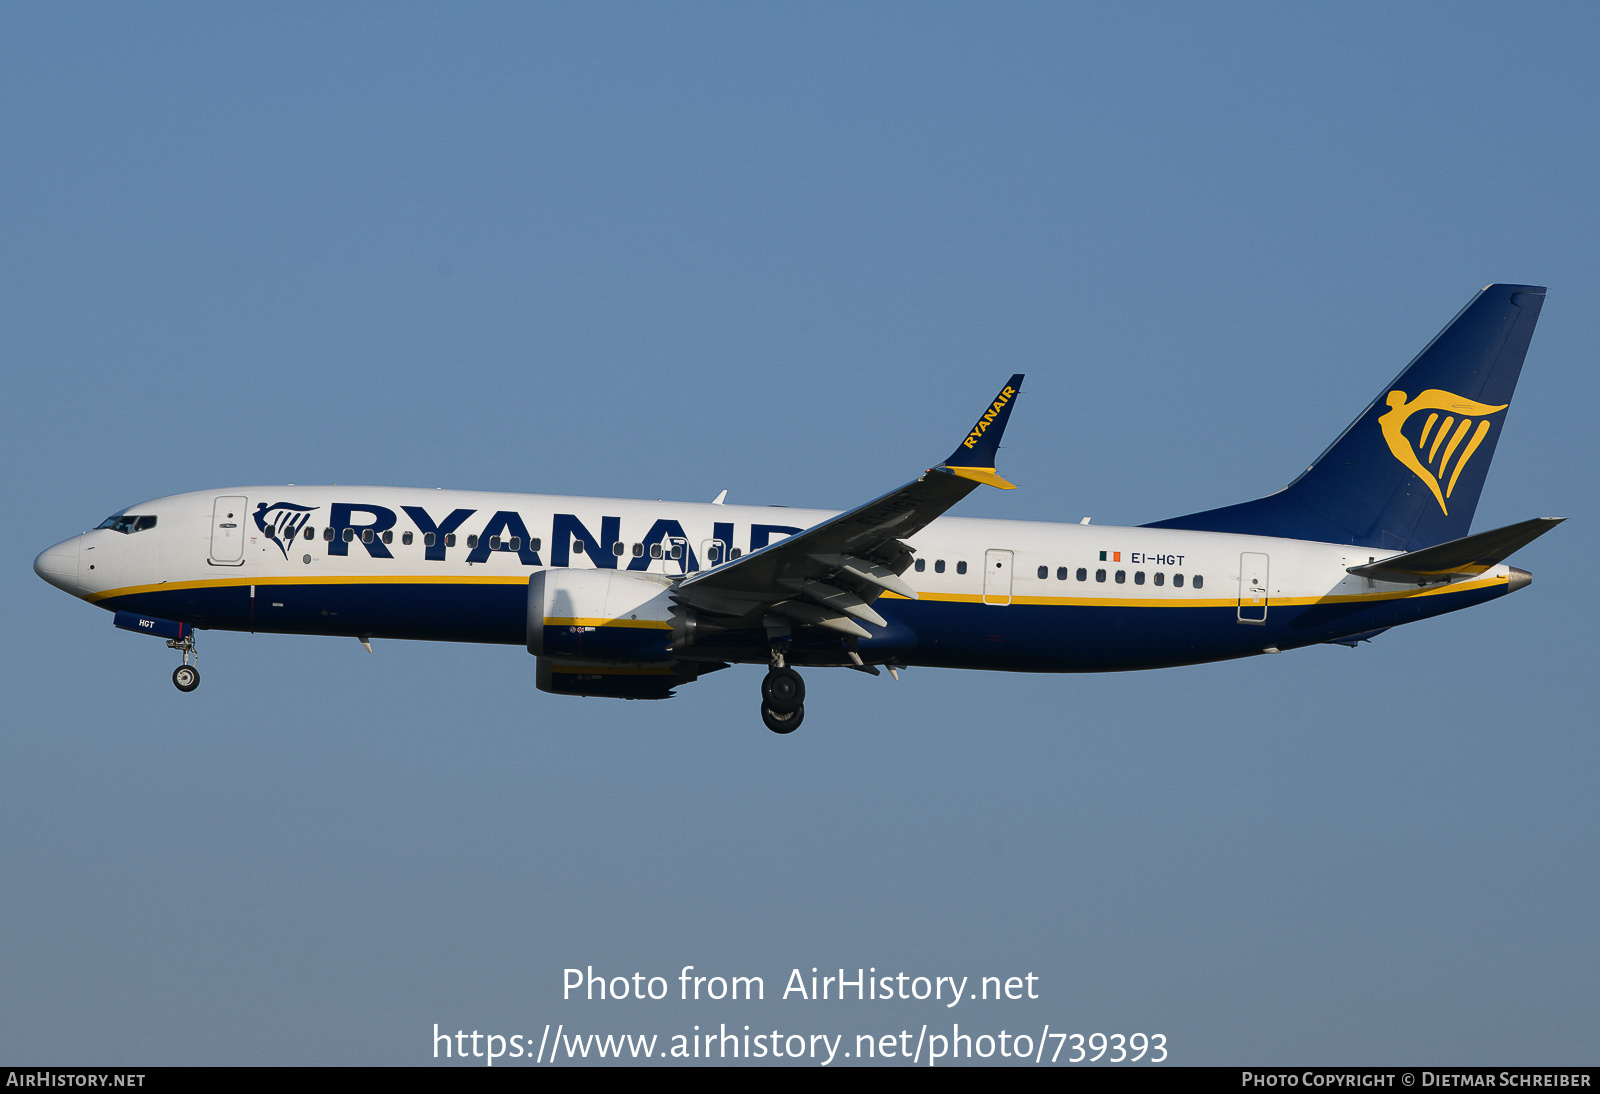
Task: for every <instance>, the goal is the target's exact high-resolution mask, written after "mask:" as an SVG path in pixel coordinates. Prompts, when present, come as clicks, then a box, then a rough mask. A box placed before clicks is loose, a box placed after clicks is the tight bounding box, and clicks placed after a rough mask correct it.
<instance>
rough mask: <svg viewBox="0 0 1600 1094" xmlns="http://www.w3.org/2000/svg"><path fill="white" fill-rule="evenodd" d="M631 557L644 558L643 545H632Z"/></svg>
mask: <svg viewBox="0 0 1600 1094" xmlns="http://www.w3.org/2000/svg"><path fill="white" fill-rule="evenodd" d="M633 557H634V558H643V557H644V544H642V543H635V544H634V545H633Z"/></svg>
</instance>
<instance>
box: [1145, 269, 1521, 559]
mask: <svg viewBox="0 0 1600 1094" xmlns="http://www.w3.org/2000/svg"><path fill="white" fill-rule="evenodd" d="M1544 293H1545V290H1544V289H1543V288H1542V287H1540V286H1536V285H1489V286H1486V287H1485V288H1484V290H1483V291H1482V292H1480V293H1478V295H1477V296H1475V297H1473V298H1472V300H1471V302H1470V303H1468V304H1467V306H1466V307H1465V308H1462V309H1461V311H1460V313H1459V314H1458V315H1457V316H1456V317H1455V318H1454V319H1452V320H1451V321H1450V323H1449V325H1448V326H1446V327H1445V328H1444V330H1442V331H1440V332H1439V333H1438V335H1437V336H1435V337H1434V339H1433V341H1432V342H1429V343H1428V345H1427V348H1425V349H1424V350H1423V351H1422V352H1421V353H1419V354H1417V356H1416V359H1415V360H1413V361H1412V362H1411V363H1410V364H1409V365H1407V366H1406V367H1405V369H1404V370H1403V371H1402V372H1401V373H1400V375H1399V376H1397V377H1396V378H1395V380H1394V382H1393V383H1392V384H1390V385H1388V386H1387V387H1386V388H1384V389H1383V391H1382V392H1380V393H1379V395H1378V397H1377V398H1376V399H1374V400H1373V401H1372V403H1371V405H1370V406H1368V407H1367V409H1366V410H1364V411H1363V412H1362V413H1361V416H1360V417H1359V418H1357V419H1356V420H1355V421H1354V422H1353V423H1351V425H1350V427H1349V428H1348V429H1346V430H1345V431H1344V433H1343V434H1341V435H1340V437H1339V439H1338V440H1336V441H1334V442H1333V444H1332V445H1330V446H1329V447H1328V450H1327V451H1326V452H1324V453H1323V454H1322V455H1321V456H1319V457H1317V460H1316V462H1315V463H1313V464H1312V465H1311V466H1310V467H1309V468H1307V469H1306V472H1305V473H1304V474H1303V475H1301V476H1300V477H1299V478H1298V479H1296V480H1295V481H1294V482H1292V483H1290V484H1289V485H1288V486H1286V487H1284V488H1283V489H1282V490H1280V491H1278V492H1277V493H1276V494H1270V495H1268V496H1267V497H1264V498H1259V499H1257V500H1256V501H1247V502H1244V503H1242V504H1239V505H1229V506H1226V507H1225V508H1222V509H1209V510H1206V511H1205V512H1203V513H1191V514H1189V515H1188V516H1186V517H1173V518H1172V519H1170V520H1162V521H1157V522H1155V523H1154V524H1150V525H1147V526H1146V527H1150V528H1188V529H1193V530H1196V531H1206V532H1241V533H1244V534H1247V535H1259V536H1281V537H1284V538H1288V539H1311V540H1319V541H1321V542H1325V543H1349V544H1355V545H1359V546H1362V547H1378V548H1383V549H1385V550H1393V551H1415V550H1418V549H1420V548H1423V547H1430V546H1432V545H1434V544H1436V543H1444V542H1445V541H1447V540H1453V539H1460V538H1461V537H1463V536H1465V535H1466V534H1467V533H1468V531H1469V530H1470V528H1471V525H1472V514H1473V511H1474V510H1476V509H1477V507H1478V495H1479V494H1480V493H1481V492H1482V490H1483V482H1484V478H1485V477H1486V476H1487V474H1488V471H1489V462H1490V460H1492V459H1493V458H1494V448H1495V443H1496V442H1497V441H1498V440H1499V439H1500V430H1501V427H1502V425H1503V424H1504V422H1505V417H1506V408H1507V407H1509V406H1510V404H1511V396H1512V394H1513V392H1515V391H1516V387H1517V377H1518V376H1519V375H1521V373H1522V360H1523V358H1524V357H1525V356H1526V355H1527V352H1528V342H1529V340H1530V339H1531V338H1532V337H1533V328H1534V324H1535V323H1537V322H1538V321H1539V309H1540V308H1541V307H1542V306H1543V305H1544Z"/></svg>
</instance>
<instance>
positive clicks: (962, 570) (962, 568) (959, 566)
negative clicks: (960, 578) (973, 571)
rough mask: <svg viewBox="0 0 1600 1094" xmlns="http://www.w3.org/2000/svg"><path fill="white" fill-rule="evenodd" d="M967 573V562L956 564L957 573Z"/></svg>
mask: <svg viewBox="0 0 1600 1094" xmlns="http://www.w3.org/2000/svg"><path fill="white" fill-rule="evenodd" d="M966 572H967V564H966V563H965V562H958V563H956V573H958V574H964V573H966Z"/></svg>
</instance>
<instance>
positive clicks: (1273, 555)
mask: <svg viewBox="0 0 1600 1094" xmlns="http://www.w3.org/2000/svg"><path fill="white" fill-rule="evenodd" d="M1544 292H1545V290H1544V289H1542V288H1538V287H1535V286H1532V285H1490V286H1488V287H1487V288H1485V289H1484V290H1483V291H1482V292H1480V293H1478V294H1477V296H1475V297H1474V298H1473V299H1472V300H1471V302H1470V303H1468V304H1467V306H1466V307H1465V308H1464V309H1462V311H1461V312H1460V314H1458V315H1457V316H1456V317H1455V319H1454V320H1452V321H1451V322H1450V324H1449V325H1448V326H1446V327H1445V328H1444V330H1443V331H1441V332H1440V333H1439V335H1438V336H1437V337H1436V338H1434V340H1433V341H1432V342H1430V343H1429V344H1428V346H1427V348H1425V349H1424V350H1423V351H1422V352H1421V353H1420V354H1418V355H1417V357H1416V359H1415V360H1413V361H1412V362H1411V364H1410V365H1408V366H1407V367H1406V368H1405V370H1404V371H1402V372H1401V373H1400V375H1399V377H1397V378H1396V379H1395V381H1394V382H1393V383H1392V384H1389V385H1388V386H1387V387H1385V388H1384V389H1383V390H1382V391H1380V392H1379V393H1378V397H1377V398H1376V399H1374V400H1373V402H1372V403H1371V405H1369V406H1368V407H1367V408H1366V409H1365V410H1364V411H1362V413H1361V414H1360V416H1358V417H1357V418H1356V420H1355V422H1354V423H1353V424H1352V425H1351V426H1350V427H1349V428H1348V429H1346V430H1345V431H1344V433H1343V434H1342V435H1340V437H1339V438H1338V439H1337V440H1336V441H1334V443H1333V444H1332V445H1331V446H1330V447H1329V448H1328V450H1327V451H1326V452H1324V453H1323V454H1322V456H1321V457H1319V458H1318V459H1317V460H1316V461H1315V462H1314V463H1312V464H1311V466H1310V467H1309V468H1308V469H1307V470H1306V471H1305V473H1304V474H1302V475H1301V476H1300V477H1299V478H1297V479H1295V481H1294V482H1293V483H1291V484H1290V485H1289V486H1287V487H1285V488H1284V489H1282V490H1280V491H1278V492H1277V493H1275V494H1272V495H1270V496H1268V497H1264V498H1260V499H1258V500H1256V501H1248V502H1244V503H1242V504H1239V505H1231V506H1228V507H1226V508H1222V509H1211V510H1208V511H1205V512H1200V513H1192V514H1190V515H1188V516H1183V517H1174V518H1172V519H1170V520H1163V521H1158V522H1156V523H1155V524H1147V525H1144V526H1141V527H1137V528H1116V527H1101V526H1097V525H1088V524H1044V523H1034V522H1027V521H1015V520H973V519H963V518H960V517H950V516H946V515H945V514H946V513H947V512H948V511H949V510H950V509H951V507H953V506H954V505H955V504H956V503H957V502H959V501H960V500H961V499H962V498H964V497H966V496H967V494H969V493H970V492H972V491H973V490H976V489H977V488H978V487H979V486H982V485H987V486H992V487H998V488H999V489H1002V490H1010V489H1012V488H1013V487H1012V484H1011V483H1009V482H1007V481H1006V480H1005V479H1003V478H1001V477H1000V475H999V473H998V472H997V471H996V468H995V453H996V450H997V449H998V447H999V444H1000V437H1001V434H1002V433H1003V432H1004V430H1005V428H1006V422H1007V421H1008V420H1009V419H1010V417H1011V411H1012V409H1013V408H1014V407H1015V406H1016V401H1017V395H1018V392H1019V391H1020V390H1021V388H1022V377H1021V376H1020V375H1019V376H1013V377H1012V378H1011V379H1010V380H1009V381H1008V382H1007V383H1006V384H1005V386H1004V387H1002V388H1001V389H1000V393H999V394H998V395H996V396H995V398H994V399H993V401H991V402H990V404H989V405H988V406H987V407H985V408H984V410H983V413H982V414H981V415H980V416H979V418H978V420H977V421H976V423H974V425H973V427H972V429H971V430H970V431H969V432H968V433H967V435H966V436H965V437H963V438H962V439H961V441H960V443H959V444H957V445H956V447H955V451H954V452H952V453H951V454H950V456H949V458H948V459H946V460H945V461H944V462H942V463H940V464H939V465H938V466H936V467H933V468H931V469H930V470H928V471H925V472H923V473H922V474H921V475H919V476H917V477H916V478H915V479H913V480H912V481H911V482H908V483H906V484H905V485H904V486H901V487H899V488H897V489H895V490H891V491H890V492H889V493H887V494H884V495H883V496H882V497H880V498H876V499H874V500H873V501H869V502H867V503H866V504H865V505H862V506H859V507H857V508H855V509H851V510H849V511H847V512H843V513H832V512H823V511H808V510H800V509H785V508H768V507H756V506H735V505H723V504H719V503H720V502H721V500H722V499H721V498H720V497H719V498H718V499H717V502H713V503H710V504H688V503H682V502H647V501H616V500H612V499H608V498H579V497H554V496H546V495H540V494H484V493H469V492H462V491H446V490H407V489H396V488H390V487H350V486H331V487H305V486H251V487H234V488H229V489H226V490H207V491H204V492H201V493H193V494H178V495H174V496H171V497H164V498H158V499H156V500H155V501H150V502H144V503H141V504H139V505H134V506H131V507H129V508H127V509H125V510H123V511H121V512H119V513H117V514H116V515H114V516H111V517H108V518H107V519H106V520H105V521H104V523H102V524H101V525H100V526H99V527H97V528H95V529H94V530H93V531H89V532H84V533H83V534H81V535H78V536H75V537H73V538H72V539H69V540H66V541H65V542H63V543H58V544H57V545H56V546H54V547H51V548H50V549H48V550H47V551H45V552H44V553H42V554H41V555H39V557H38V559H37V560H35V562H34V569H35V571H37V572H38V574H39V576H40V577H42V578H44V579H45V580H46V581H48V582H49V583H50V584H52V585H54V586H56V587H57V588H60V589H63V590H65V591H66V592H69V593H71V594H72V595H74V596H76V597H79V598H81V599H83V600H87V601H89V602H90V603H91V604H96V605H98V606H99V607H102V608H105V609H106V610H107V611H110V612H113V613H115V623H116V625H117V626H118V627H122V628H125V629H127V630H131V631H135V632H138V633H141V634H149V635H155V636H157V637H160V638H165V639H166V640H167V645H168V646H170V647H172V648H173V649H175V650H178V651H180V652H181V653H182V655H183V662H182V664H181V665H179V666H178V668H177V669H176V670H175V671H174V672H173V674H172V679H173V683H175V684H176V685H177V686H178V689H179V690H180V691H186V692H187V691H193V690H194V689H195V687H196V686H198V684H199V682H200V676H199V672H198V671H197V669H196V667H195V664H194V663H193V661H194V659H195V657H196V649H195V635H196V633H197V632H199V631H203V630H212V629H216V630H233V631H251V632H256V631H263V632H270V633H274V634H318V635H344V636H350V637H355V638H359V639H360V640H361V642H362V643H363V644H364V645H367V646H368V649H370V648H371V646H370V645H369V644H368V643H369V640H370V639H372V638H413V639H434V640H441V641H453V642H500V643H514V644H519V645H526V646H527V648H528V652H529V653H531V654H533V655H534V656H535V658H536V659H537V661H536V665H537V682H538V687H539V689H540V690H542V691H548V692H553V693H555V694H558V695H590V696H609V697H612V698H619V699H665V698H669V697H670V696H671V695H672V694H673V690H672V689H673V688H675V687H677V686H679V685H682V684H686V683H689V682H690V681H692V680H694V679H696V678H697V677H699V676H701V675H703V674H705V673H708V672H714V671H716V670H717V669H724V668H727V667H728V666H729V665H731V664H755V665H763V666H766V667H767V674H766V677H765V679H764V680H763V682H762V685H761V717H762V720H763V721H764V722H765V723H766V725H767V727H768V728H770V729H772V730H773V731H774V732H777V733H788V732H790V731H792V730H794V729H795V728H796V727H798V726H799V725H800V722H801V719H802V718H803V717H804V707H803V705H802V704H803V701H804V699H805V685H804V683H803V681H802V680H801V677H800V675H799V673H797V672H796V671H795V668H796V667H797V666H807V667H818V668H821V667H841V668H850V669H856V670H859V671H862V672H868V673H872V674H874V675H876V674H877V673H878V669H879V667H880V666H881V667H883V668H886V669H888V670H889V672H891V673H894V674H896V675H898V673H897V670H898V669H902V668H905V667H907V666H913V665H932V666H938V667H941V668H963V669H1000V670H1009V671H1013V672H1105V671H1113V670H1121V669H1151V668H1162V667H1166V666H1171V665H1189V664H1195V663H1198V662H1203V661H1219V660H1223V659H1225V658H1233V657H1248V656H1251V655H1254V654H1261V653H1277V652H1279V651H1281V650H1290V649H1295V648H1297V647H1301V646H1310V645H1315V644H1317V643H1321V642H1337V643H1342V644H1344V645H1349V646H1354V645H1355V644H1357V643H1358V642H1362V641H1364V640H1367V639H1370V638H1373V637H1375V636H1376V635H1379V634H1381V633H1383V632H1384V631H1386V630H1388V629H1389V628H1391V627H1395V626H1398V625H1400V624H1402V623H1410V622H1414V621H1415V620H1418V619H1426V618H1428V617H1430V616H1435V615H1442V614H1444V613H1445V612H1453V611H1456V610H1458V609H1460V608H1466V607H1470V606H1472V605H1474V604H1481V603H1483V602H1484V601H1486V600H1493V599H1495V598H1496V597H1501V596H1504V595H1505V594H1507V593H1509V592H1513V591H1515V590H1517V589H1520V588H1522V587H1524V586H1525V585H1527V584H1528V583H1529V581H1530V580H1531V576H1530V575H1529V574H1528V572H1527V571H1525V570H1520V569H1517V568H1515V567H1512V566H1507V565H1505V564H1504V560H1505V559H1506V558H1508V557H1509V556H1510V555H1511V553H1512V552H1513V551H1515V550H1517V549H1518V548H1519V547H1522V546H1524V545H1525V544H1527V543H1529V542H1531V541H1532V540H1534V539H1535V538H1537V537H1538V536H1540V535H1543V534H1544V533H1545V532H1547V531H1549V530H1550V529H1551V528H1552V527H1554V526H1555V525H1556V524H1558V523H1560V520H1559V519H1555V518H1536V519H1533V520H1528V521H1523V522H1522V523H1519V524H1513V525H1510V526H1509V527H1505V528H1497V529H1495V530H1493V531H1489V532H1480V533H1478V534H1476V535H1470V534H1469V530H1470V525H1471V522H1472V514H1473V510H1474V509H1475V508H1476V507H1477V504H1478V495H1479V493H1480V492H1481V490H1482V489H1483V483H1484V478H1485V475H1486V474H1487V472H1488V469H1489V463H1490V460H1491V459H1492V458H1493V457H1494V450H1495V445H1496V443H1497V442H1498V441H1499V439H1500V431H1501V428H1502V426H1503V425H1504V422H1505V417H1506V411H1507V408H1508V407H1509V406H1510V404H1511V397H1512V393H1513V392H1514V390H1515V388H1516V385H1517V377H1518V375H1519V373H1520V372H1521V371H1522V362H1523V358H1524V356H1525V355H1526V353H1527V349H1528V342H1529V339H1530V338H1531V337H1532V335H1533V328H1534V324H1535V323H1536V322H1537V321H1538V318H1539V309H1540V306H1541V305H1542V304H1543V303H1544ZM725 493H726V491H724V494H725Z"/></svg>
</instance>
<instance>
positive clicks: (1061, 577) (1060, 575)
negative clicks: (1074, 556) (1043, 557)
mask: <svg viewBox="0 0 1600 1094" xmlns="http://www.w3.org/2000/svg"><path fill="white" fill-rule="evenodd" d="M1056 580H1057V581H1065V580H1067V568H1066V567H1065V566H1057V567H1056Z"/></svg>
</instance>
